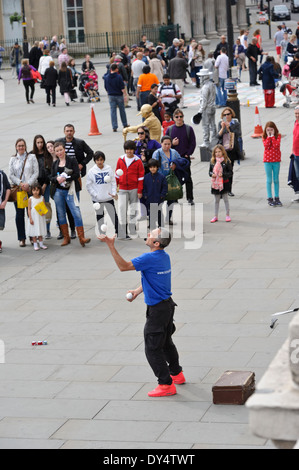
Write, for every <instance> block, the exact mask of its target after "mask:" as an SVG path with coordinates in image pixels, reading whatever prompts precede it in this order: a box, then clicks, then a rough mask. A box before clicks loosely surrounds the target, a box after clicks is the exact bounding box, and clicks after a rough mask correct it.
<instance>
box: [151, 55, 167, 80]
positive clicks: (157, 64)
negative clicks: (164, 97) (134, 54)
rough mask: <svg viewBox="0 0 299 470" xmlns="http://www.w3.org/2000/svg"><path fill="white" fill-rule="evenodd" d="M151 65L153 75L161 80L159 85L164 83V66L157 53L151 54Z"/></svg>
mask: <svg viewBox="0 0 299 470" xmlns="http://www.w3.org/2000/svg"><path fill="white" fill-rule="evenodd" d="M149 65H150V68H151V73H153V74H154V75H156V77H157V78H158V80H159V83H162V81H163V74H164V72H163V66H162V62H161V60H159V59H158V58H157V54H156V53H155V52H152V53H151V54H150V60H149Z"/></svg>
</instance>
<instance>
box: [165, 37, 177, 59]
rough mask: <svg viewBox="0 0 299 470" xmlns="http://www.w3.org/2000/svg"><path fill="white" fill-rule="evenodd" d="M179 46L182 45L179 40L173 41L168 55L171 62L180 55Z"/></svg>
mask: <svg viewBox="0 0 299 470" xmlns="http://www.w3.org/2000/svg"><path fill="white" fill-rule="evenodd" d="M179 45H180V40H179V39H178V38H174V40H173V41H172V46H171V47H170V48H169V49H168V54H167V57H168V60H171V59H173V58H174V57H176V55H177V53H178V49H179Z"/></svg>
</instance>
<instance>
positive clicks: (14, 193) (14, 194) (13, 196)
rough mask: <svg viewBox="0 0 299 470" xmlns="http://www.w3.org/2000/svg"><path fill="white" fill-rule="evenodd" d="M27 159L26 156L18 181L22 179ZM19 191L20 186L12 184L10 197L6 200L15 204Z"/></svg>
mask: <svg viewBox="0 0 299 470" xmlns="http://www.w3.org/2000/svg"><path fill="white" fill-rule="evenodd" d="M27 158H28V155H27V157H26V158H25V161H24V165H23V169H22V173H21V177H20V180H22V178H23V174H24V171H25V165H26V162H27ZM19 191H21V189H20V185H17V184H13V185H12V186H11V187H10V195H9V198H8V202H17V199H18V194H17V193H18V192H19Z"/></svg>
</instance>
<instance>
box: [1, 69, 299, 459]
mask: <svg viewBox="0 0 299 470" xmlns="http://www.w3.org/2000/svg"><path fill="white" fill-rule="evenodd" d="M98 73H99V76H100V77H101V76H102V74H103V73H104V68H103V67H102V66H101V67H99V68H98ZM3 76H4V79H5V93H6V103H5V104H1V105H0V106H1V113H0V122H1V126H0V138H1V153H0V168H2V169H4V170H5V171H7V170H8V162H9V158H10V156H11V155H13V153H14V144H15V141H16V139H17V138H18V137H24V138H25V139H26V141H27V143H28V148H29V149H31V146H32V141H33V137H34V135H36V134H42V135H44V136H45V138H46V139H47V140H49V139H55V138H58V137H60V136H62V135H63V132H62V131H63V126H64V124H66V123H68V122H72V123H74V125H75V127H76V135H77V136H78V137H80V138H84V139H85V140H86V141H87V142H88V144H89V145H90V146H91V147H92V148H93V149H94V150H102V151H104V152H105V154H106V157H107V162H108V163H110V164H111V165H112V166H113V167H114V166H115V164H116V161H117V158H118V157H119V156H120V155H121V154H122V145H123V138H122V134H121V132H120V131H119V132H118V133H117V134H113V133H112V131H111V124H110V116H109V105H108V101H107V97H106V96H105V93H104V92H103V86H102V82H101V79H100V89H101V94H102V101H101V103H99V104H97V105H96V107H95V113H96V117H97V121H98V126H99V129H100V131H101V132H102V135H101V136H97V137H88V132H89V129H90V114H91V113H90V106H89V105H88V104H86V103H84V104H83V103H82V104H81V103H76V104H72V105H71V106H70V107H69V108H66V107H65V105H64V102H63V99H62V97H61V96H59V98H58V106H57V108H56V109H55V108H52V107H51V108H49V107H48V106H47V105H46V104H45V97H44V92H43V91H42V90H40V89H39V88H37V93H36V99H35V101H36V104H35V105H30V106H29V105H27V104H26V102H25V98H24V89H23V86H19V87H18V85H17V82H16V80H12V79H11V78H10V72H9V71H7V72H4V73H3ZM193 92H194V90H193V89H192V88H191V86H188V87H187V88H186V94H187V97H188V93H193ZM257 93H262V91H261V90H259V91H258V92H257ZM130 104H131V106H132V107H131V109H128V110H127V111H128V116H129V122H130V124H131V125H133V124H137V123H139V122H140V121H139V119H140V118H139V117H137V116H136V114H137V111H136V107H135V102H134V101H131V102H130ZM220 111H221V110H217V120H218V118H219V115H220ZM193 114H194V108H192V107H190V108H188V109H186V110H185V115H186V122H187V123H189V122H190V119H191V116H192V115H193ZM293 114H294V112H293V109H285V108H276V109H262V110H261V120H262V124H263V125H265V123H266V122H267V121H268V120H273V121H274V122H276V124H277V126H278V128H279V130H280V132H281V133H282V134H283V135H284V136H285V137H284V138H283V140H282V154H283V161H282V168H281V174H280V182H281V200H282V202H283V207H280V208H273V207H269V206H268V205H267V202H266V183H265V174H264V168H263V163H262V156H263V146H262V142H261V139H257V140H254V139H252V138H251V134H252V133H253V128H254V107H253V106H251V107H242V130H243V136H244V146H245V149H246V159H245V160H244V161H242V162H241V165H240V166H238V165H236V171H235V183H234V192H235V194H236V196H235V197H234V198H231V199H230V204H231V217H232V222H231V223H230V224H228V223H225V222H224V207H223V205H221V211H220V221H219V222H218V223H217V224H214V225H211V224H210V223H209V221H210V219H211V217H212V216H213V215H214V213H213V206H214V201H213V197H212V195H211V193H210V178H209V176H208V165H209V164H208V163H206V162H201V161H200V153H199V149H197V150H196V152H195V154H194V157H195V159H194V160H193V164H192V165H193V170H192V171H193V180H194V185H195V200H196V203H197V204H203V244H202V246H201V248H197V249H187V247H186V245H185V241H186V240H184V239H183V238H175V239H174V240H173V242H172V244H171V246H170V247H169V249H168V252H169V253H170V255H171V258H172V265H173V297H174V299H175V301H176V302H177V304H178V308H177V312H176V326H177V332H176V334H175V343H176V344H177V346H178V349H179V352H180V359H181V364H182V366H183V368H184V372H185V375H186V378H187V383H186V384H185V385H183V386H178V387H177V391H178V393H177V395H176V396H173V397H169V398H163V399H149V398H148V396H147V392H148V391H149V390H151V389H152V388H153V387H154V386H155V384H156V381H155V377H154V376H153V374H152V372H151V370H150V368H149V366H148V364H147V361H146V359H145V356H144V351H143V324H144V321H145V305H144V302H143V298H142V297H140V298H138V299H137V300H136V301H135V302H134V303H133V304H129V303H128V302H126V300H125V294H126V292H127V290H128V289H131V288H135V287H136V286H137V285H139V283H140V276H139V274H137V273H120V272H119V271H118V270H117V269H116V266H115V264H114V261H113V259H112V258H111V256H110V254H109V252H108V251H107V247H106V246H105V245H103V244H101V243H99V242H98V241H97V239H96V236H95V232H94V221H95V214H94V210H93V207H92V204H91V202H90V199H89V196H88V195H87V192H86V190H85V189H84V190H83V192H82V202H81V210H82V213H83V219H84V225H85V229H86V232H87V234H88V235H89V236H90V237H91V238H92V242H91V244H90V245H88V246H86V247H85V248H84V249H83V248H81V247H80V246H79V242H78V240H75V241H72V243H71V245H70V246H68V247H66V248H61V247H60V243H59V242H58V241H57V240H56V236H57V233H58V232H57V229H56V227H55V222H54V220H53V222H52V233H53V238H52V240H50V241H49V242H48V246H49V249H48V251H47V252H37V253H36V252H34V251H33V249H32V248H31V246H27V247H26V248H25V249H21V248H19V246H18V243H17V239H16V229H15V224H14V208H13V206H12V205H11V204H9V205H8V208H7V226H6V229H5V231H4V232H2V233H1V239H2V241H3V253H2V254H1V255H0V294H1V299H0V339H1V340H2V341H3V343H4V345H5V361H4V364H1V365H0V448H3V449H4V448H18V449H20V448H35V449H36V448H43V449H58V448H60V449H79V448H80V449H84V448H85V449H91V448H94V449H169V450H171V449H208V448H213V449H220V448H234V449H237V448H242V449H245V448H247V449H252V448H273V445H272V444H271V442H267V441H265V440H264V439H260V438H258V437H256V436H253V435H252V434H251V433H250V430H249V427H248V411H247V410H246V408H245V407H238V406H215V405H213V403H212V392H211V390H212V386H213V384H214V383H215V382H216V381H217V379H218V378H219V376H220V375H221V374H222V373H223V372H224V371H226V370H229V369H230V370H250V371H253V372H255V373H256V376H257V380H259V379H260V378H261V376H262V375H263V374H264V372H265V370H266V369H267V366H268V365H269V363H270V362H271V360H272V359H273V357H274V355H275V354H276V352H277V351H278V349H279V348H280V346H281V345H282V343H283V342H284V340H285V339H286V337H287V327H288V322H289V320H290V319H289V318H288V317H283V318H282V319H281V320H280V321H279V325H278V326H277V328H276V329H275V330H271V329H270V328H269V325H270V315H271V314H272V313H274V312H277V311H281V310H286V309H289V308H291V307H297V301H298V260H297V255H298V249H297V245H298V229H299V219H298V209H299V207H298V205H296V203H292V202H291V199H293V197H294V194H293V192H292V190H291V189H290V188H289V187H288V186H287V176H288V165H289V155H290V153H291V148H292V129H293V122H294V118H293ZM196 134H197V136H198V143H201V137H202V129H201V126H199V127H198V128H196ZM131 137H134V136H133V135H132V136H131ZM183 202H185V201H182V202H181V204H182V203H183ZM178 209H179V208H177V211H178ZM200 209H201V206H200V205H196V207H195V208H194V209H192V211H195V212H196V214H197V213H200ZM177 214H178V212H177ZM188 214H189V215H190V208H189V207H188V208H187V209H186V210H185V212H184V217H187V215H188ZM108 223H109V221H108ZM184 223H185V222H184V220H183V224H184ZM179 228H180V226H179V224H177V225H176V226H175V227H174V230H176V231H177V232H178V231H179ZM196 230H197V235H198V234H199V233H200V231H201V227H199V228H198V227H196ZM184 233H186V235H187V236H189V235H190V233H189V232H188V231H187V232H184ZM188 247H189V248H190V245H189V246H188ZM117 248H118V249H119V251H120V253H121V255H122V256H123V257H124V258H125V259H128V260H129V259H131V258H132V257H135V256H137V255H139V254H141V253H143V252H144V251H146V247H145V246H144V242H143V240H142V239H137V240H135V241H132V242H117ZM33 340H47V341H48V345H47V346H42V347H32V346H31V342H32V341H33Z"/></svg>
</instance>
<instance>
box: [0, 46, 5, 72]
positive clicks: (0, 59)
mask: <svg viewBox="0 0 299 470" xmlns="http://www.w3.org/2000/svg"><path fill="white" fill-rule="evenodd" d="M1 52H5V49H4V47H1V46H0V72H1V67H2V63H3V57H2V54H1ZM0 80H2V78H1V76H0Z"/></svg>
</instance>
